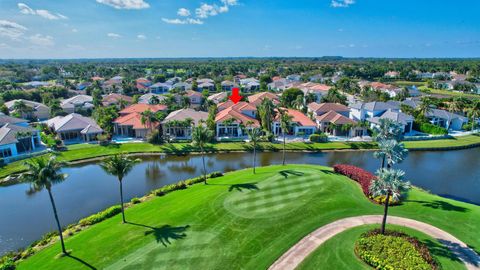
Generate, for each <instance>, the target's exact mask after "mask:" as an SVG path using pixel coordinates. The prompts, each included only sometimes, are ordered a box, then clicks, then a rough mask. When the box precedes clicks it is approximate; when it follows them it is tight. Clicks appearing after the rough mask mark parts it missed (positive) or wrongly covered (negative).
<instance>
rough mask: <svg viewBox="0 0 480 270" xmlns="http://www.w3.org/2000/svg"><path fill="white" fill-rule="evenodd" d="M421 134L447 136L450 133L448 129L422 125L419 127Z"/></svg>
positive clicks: (426, 124)
mask: <svg viewBox="0 0 480 270" xmlns="http://www.w3.org/2000/svg"><path fill="white" fill-rule="evenodd" d="M418 129H419V131H420V132H423V133H428V134H432V135H447V134H448V131H447V129H446V128H443V127H439V126H436V125H433V124H430V123H421V124H420V125H419V126H418Z"/></svg>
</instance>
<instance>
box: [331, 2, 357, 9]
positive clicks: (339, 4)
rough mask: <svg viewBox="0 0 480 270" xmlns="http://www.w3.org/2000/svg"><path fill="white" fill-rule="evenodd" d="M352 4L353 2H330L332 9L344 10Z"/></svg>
mask: <svg viewBox="0 0 480 270" xmlns="http://www.w3.org/2000/svg"><path fill="white" fill-rule="evenodd" d="M353 4H355V0H332V2H331V3H330V6H331V7H334V8H346V7H349V6H350V5H353Z"/></svg>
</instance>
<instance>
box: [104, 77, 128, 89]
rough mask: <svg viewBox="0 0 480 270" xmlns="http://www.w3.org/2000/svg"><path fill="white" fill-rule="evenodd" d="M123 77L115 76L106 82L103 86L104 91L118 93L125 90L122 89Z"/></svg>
mask: <svg viewBox="0 0 480 270" xmlns="http://www.w3.org/2000/svg"><path fill="white" fill-rule="evenodd" d="M122 82H123V77H122V76H115V77H112V78H111V79H109V80H107V81H105V82H104V83H103V85H102V88H103V90H105V91H108V92H116V91H120V90H122V89H123V87H122Z"/></svg>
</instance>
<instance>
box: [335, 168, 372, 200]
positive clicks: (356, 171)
mask: <svg viewBox="0 0 480 270" xmlns="http://www.w3.org/2000/svg"><path fill="white" fill-rule="evenodd" d="M333 170H334V171H335V172H336V173H339V174H342V175H345V176H346V177H348V178H350V179H353V180H355V181H357V182H358V183H359V184H360V186H361V187H362V190H363V193H364V194H365V195H366V196H367V197H369V196H370V190H369V188H370V185H371V183H372V181H374V180H375V175H373V174H372V173H370V172H368V171H366V170H364V169H362V168H359V167H356V166H352V165H346V164H337V165H335V166H333Z"/></svg>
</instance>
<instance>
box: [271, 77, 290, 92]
mask: <svg viewBox="0 0 480 270" xmlns="http://www.w3.org/2000/svg"><path fill="white" fill-rule="evenodd" d="M291 86H292V84H291V82H290V81H287V79H283V78H279V79H277V80H273V81H272V82H271V83H269V84H267V88H268V90H270V91H277V92H283V91H284V90H286V89H288V88H290V87H291Z"/></svg>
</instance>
